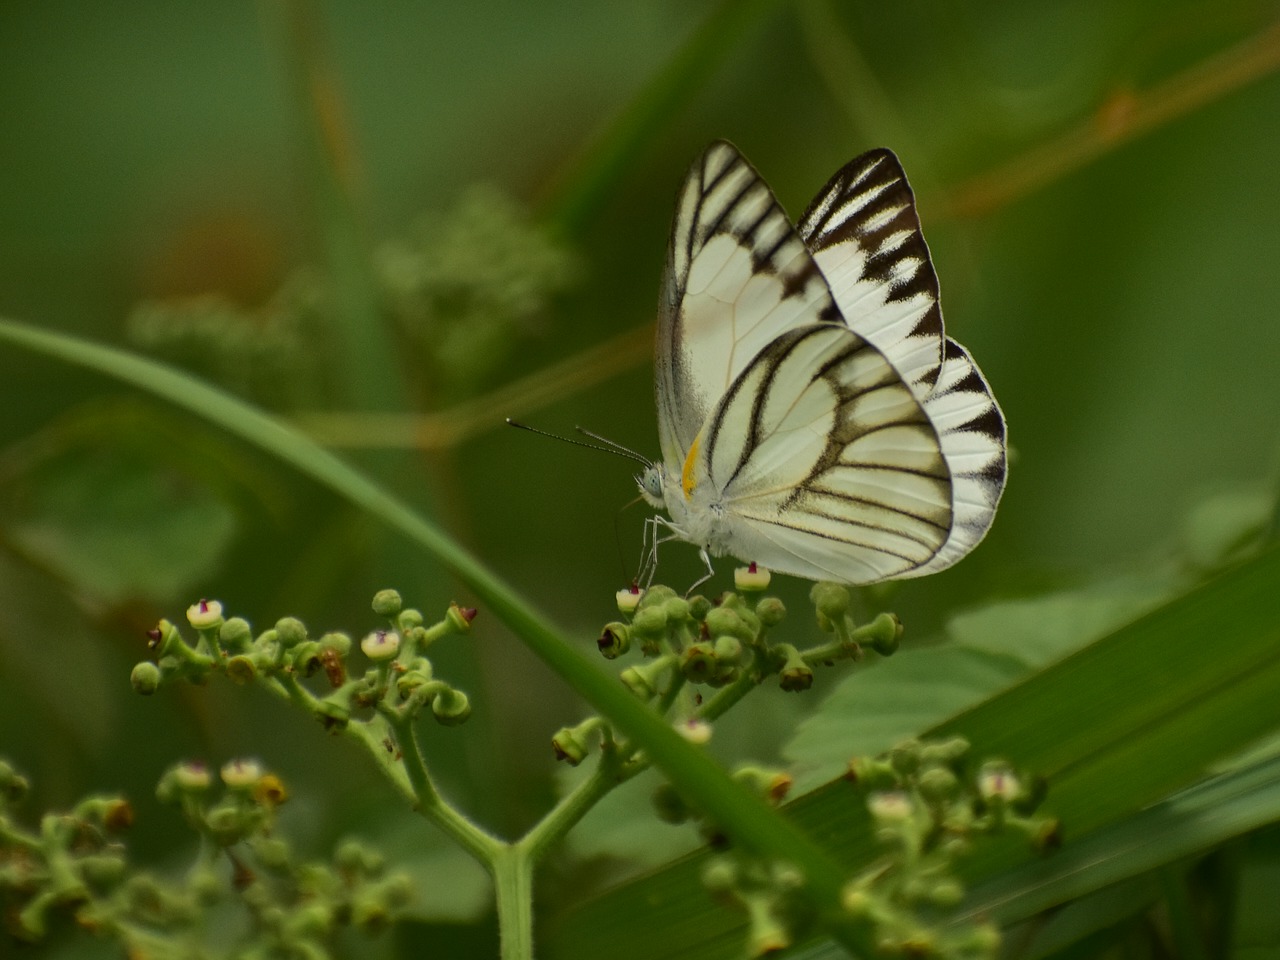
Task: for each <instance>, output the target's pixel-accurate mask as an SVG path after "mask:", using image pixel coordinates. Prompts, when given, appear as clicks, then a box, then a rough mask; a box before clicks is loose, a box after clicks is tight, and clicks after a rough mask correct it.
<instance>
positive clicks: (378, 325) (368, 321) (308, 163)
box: [268, 0, 406, 410]
mask: <svg viewBox="0 0 1280 960" xmlns="http://www.w3.org/2000/svg"><path fill="white" fill-rule="evenodd" d="M268 6H269V7H270V8H272V11H273V13H275V14H276V16H275V18H274V19H275V20H276V21H277V22H278V25H279V29H278V30H277V33H278V35H279V39H280V42H279V44H278V47H279V49H280V50H281V59H282V60H283V61H284V63H285V67H286V69H287V70H288V74H289V80H290V81H291V82H290V84H289V86H290V90H291V92H292V94H293V103H294V112H295V114H296V116H297V117H298V118H299V119H300V121H301V127H302V130H301V134H302V136H301V147H302V153H303V156H304V165H305V168H306V171H307V180H308V182H309V184H310V192H311V195H312V197H313V198H314V200H315V204H316V214H317V218H318V220H319V226H320V229H321V232H322V234H323V238H324V252H325V260H326V262H327V264H328V272H329V276H330V279H331V281H332V283H333V290H334V308H335V309H334V311H333V314H332V316H331V317H330V318H329V319H330V327H329V330H330V332H331V334H332V335H333V338H334V341H333V348H334V349H333V352H332V358H333V360H335V361H336V363H337V365H338V366H339V367H340V369H341V372H342V375H341V376H340V377H336V378H335V387H336V389H337V390H339V391H340V393H339V395H338V396H337V397H335V398H334V399H335V400H336V401H337V402H338V403H339V404H340V405H342V406H345V407H348V408H355V409H358V410H403V409H404V408H405V406H406V402H405V397H406V391H405V389H404V385H403V383H402V381H401V377H400V375H399V370H398V367H397V365H396V360H395V352H394V350H393V348H392V344H391V339H390V336H389V334H388V329H387V327H388V325H387V322H386V318H385V317H384V316H383V314H382V311H381V309H380V304H381V296H380V294H379V292H378V284H377V280H376V278H375V276H374V273H373V266H372V261H371V259H370V256H369V245H368V242H367V239H366V237H365V235H364V229H363V226H362V224H361V222H360V217H359V214H358V212H357V211H358V204H357V202H356V197H357V186H356V184H357V180H358V177H357V169H358V163H357V159H356V155H355V148H354V137H352V135H351V132H350V129H349V125H348V123H347V119H346V111H345V109H344V108H343V103H342V96H341V89H340V84H339V82H338V79H337V76H336V71H335V70H334V68H333V64H332V60H331V58H330V56H329V50H328V44H327V43H326V42H325V37H324V22H323V20H322V19H321V12H320V8H319V5H318V4H317V3H316V2H315V0H271V2H270V3H269V4H268Z"/></svg>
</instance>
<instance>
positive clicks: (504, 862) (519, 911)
mask: <svg viewBox="0 0 1280 960" xmlns="http://www.w3.org/2000/svg"><path fill="white" fill-rule="evenodd" d="M487 865H488V867H489V869H490V870H492V871H493V886H494V895H495V896H496V898H497V901H498V939H499V943H500V950H501V957H502V960H533V860H532V858H530V856H529V855H528V853H527V852H526V851H525V850H524V848H523V847H520V846H507V845H506V844H502V845H501V846H500V847H499V848H498V849H495V851H494V854H493V856H492V858H491V859H490V861H489V863H488V864H487Z"/></svg>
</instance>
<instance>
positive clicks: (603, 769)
mask: <svg viewBox="0 0 1280 960" xmlns="http://www.w3.org/2000/svg"><path fill="white" fill-rule="evenodd" d="M621 760H622V757H621V755H620V752H619V749H618V748H617V747H605V748H604V750H603V751H602V752H601V754H600V759H599V761H598V762H597V763H596V766H595V769H594V770H592V771H591V773H590V775H588V776H587V778H586V779H585V780H582V781H581V782H580V783H578V784H577V785H576V786H574V788H573V789H572V790H570V791H569V792H568V793H566V794H565V795H564V796H563V797H561V798H560V802H559V803H557V804H556V805H555V806H554V807H552V808H551V809H550V810H548V811H547V813H546V815H545V816H544V817H543V818H542V819H541V820H539V821H538V822H537V823H536V824H534V825H533V827H531V828H530V830H529V832H528V833H526V834H525V835H524V836H523V837H521V838H520V840H519V841H518V842H517V843H516V844H515V845H516V846H518V847H520V848H521V849H522V850H524V851H525V853H526V854H527V855H528V856H529V858H530V859H531V860H533V861H534V862H535V863H536V862H537V861H538V860H540V859H542V856H543V854H545V853H546V851H547V850H549V849H550V848H551V847H553V846H555V844H556V843H557V842H558V841H559V840H560V839H561V838H562V837H564V835H565V834H566V833H568V832H569V831H570V830H571V829H573V827H574V825H575V824H577V823H578V821H580V820H581V819H582V818H583V817H584V816H586V815H587V812H588V811H589V810H590V809H591V808H592V807H594V806H595V805H596V804H597V803H599V802H600V800H601V798H603V797H604V796H605V794H607V793H608V792H609V791H610V790H612V789H613V788H614V787H616V786H618V785H619V784H621V783H623V782H625V781H626V780H629V779H631V777H633V776H635V774H636V773H639V772H640V770H643V769H646V768H647V767H648V764H644V765H643V766H640V767H638V769H636V770H635V772H634V773H633V772H632V771H631V770H630V769H628V770H627V771H626V772H625V773H624V771H623V769H622V763H621Z"/></svg>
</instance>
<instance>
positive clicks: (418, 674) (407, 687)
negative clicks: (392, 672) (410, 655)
mask: <svg viewBox="0 0 1280 960" xmlns="http://www.w3.org/2000/svg"><path fill="white" fill-rule="evenodd" d="M417 662H419V663H421V664H424V667H423V668H421V669H419V668H418V667H416V666H415V667H413V668H411V669H409V670H406V671H405V672H404V673H402V674H400V676H399V677H397V678H396V691H397V692H398V693H399V694H400V696H401V697H408V696H409V694H411V693H413V691H415V690H417V689H418V688H419V687H420V686H422V685H423V684H426V683H430V682H431V672H432V671H431V663H430V661H428V660H426V659H424V658H421V657H420V658H418V661H417Z"/></svg>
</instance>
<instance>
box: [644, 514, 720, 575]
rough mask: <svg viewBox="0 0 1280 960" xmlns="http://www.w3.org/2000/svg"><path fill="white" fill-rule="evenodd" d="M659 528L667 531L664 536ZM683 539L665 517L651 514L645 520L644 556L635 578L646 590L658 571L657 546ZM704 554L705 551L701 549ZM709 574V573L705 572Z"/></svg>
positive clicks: (708, 566) (709, 563) (708, 563)
mask: <svg viewBox="0 0 1280 960" xmlns="http://www.w3.org/2000/svg"><path fill="white" fill-rule="evenodd" d="M659 530H666V531H668V532H667V534H666V536H661V535H660V534H659ZM683 539H685V538H684V537H683V536H682V535H681V533H680V531H679V529H677V528H676V527H675V525H674V524H672V522H671V521H670V520H668V519H667V518H666V517H659V516H653V517H650V518H649V519H648V520H646V521H645V525H644V556H643V557H642V559H641V561H640V575H639V576H638V577H637V578H636V579H637V580H638V581H639V582H640V583H641V584H642V585H643V586H644V588H645V589H646V590H648V589H649V587H650V585H652V583H653V578H654V577H655V576H656V575H657V573H658V546H659V545H660V544H663V543H670V542H671V541H672V540H683ZM703 553H704V556H705V553H706V551H703ZM707 568H708V569H710V568H711V561H710V560H708V561H707ZM707 576H710V574H707ZM706 579H707V577H703V578H702V580H699V581H698V583H702V582H703V581H705V580H706ZM696 585H697V584H695V586H696Z"/></svg>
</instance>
